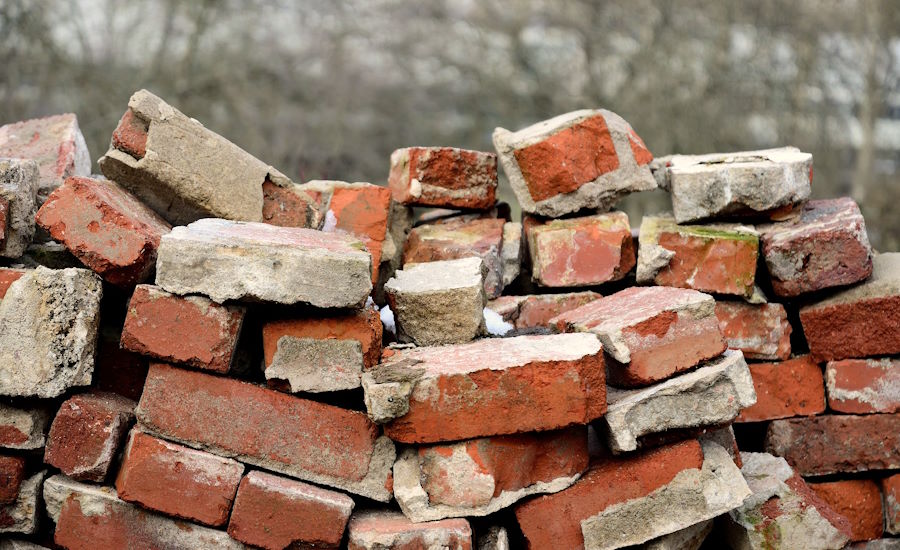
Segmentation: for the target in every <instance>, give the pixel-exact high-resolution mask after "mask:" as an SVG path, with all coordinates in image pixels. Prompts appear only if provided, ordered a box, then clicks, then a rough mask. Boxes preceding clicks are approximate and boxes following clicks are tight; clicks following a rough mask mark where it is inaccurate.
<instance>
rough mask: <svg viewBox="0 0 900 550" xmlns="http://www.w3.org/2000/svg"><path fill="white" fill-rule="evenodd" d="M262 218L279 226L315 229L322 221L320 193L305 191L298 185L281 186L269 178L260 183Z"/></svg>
mask: <svg viewBox="0 0 900 550" xmlns="http://www.w3.org/2000/svg"><path fill="white" fill-rule="evenodd" d="M262 191H263V208H262V220H263V221H264V222H266V223H269V224H272V225H278V226H281V227H308V228H312V229H316V228H318V227H319V225H320V224H321V222H322V215H321V213H320V209H321V206H322V204H321V203H322V194H321V193H316V192H310V191H305V190H303V189H301V188H300V186H297V185H294V186H291V187H287V186H281V185H278V184H276V183H273V182H272V181H271V180H270V179H268V178H266V180H265V181H264V182H263V184H262Z"/></svg>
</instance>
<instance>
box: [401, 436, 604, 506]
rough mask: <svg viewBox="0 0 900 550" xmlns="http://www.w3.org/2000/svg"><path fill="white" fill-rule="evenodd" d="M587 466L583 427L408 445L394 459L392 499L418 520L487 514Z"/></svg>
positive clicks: (562, 484) (567, 481) (554, 486)
mask: <svg viewBox="0 0 900 550" xmlns="http://www.w3.org/2000/svg"><path fill="white" fill-rule="evenodd" d="M587 467H588V446H587V430H586V428H584V427H582V426H576V427H573V428H567V429H564V430H557V431H552V432H542V433H534V434H522V435H502V436H495V437H486V438H480V439H470V440H468V441H463V442H459V443H447V444H440V445H429V446H422V447H418V448H408V449H406V450H405V451H403V453H401V454H400V457H399V459H398V460H397V462H396V463H394V498H396V499H397V502H398V503H399V504H400V508H401V509H402V510H403V513H404V514H405V515H406V517H408V518H410V519H411V520H413V521H417V522H419V521H431V520H438V519H443V518H448V517H464V516H485V515H488V514H492V513H494V512H496V511H497V510H500V509H502V508H506V507H507V506H510V505H511V504H513V503H514V502H516V501H518V500H520V499H522V498H524V497H527V496H529V495H534V494H540V493H554V492H557V491H561V490H562V489H565V488H566V487H568V486H570V485H571V484H572V483H574V482H575V480H577V479H578V477H579V476H580V475H581V473H582V472H583V471H584V470H585V469H587Z"/></svg>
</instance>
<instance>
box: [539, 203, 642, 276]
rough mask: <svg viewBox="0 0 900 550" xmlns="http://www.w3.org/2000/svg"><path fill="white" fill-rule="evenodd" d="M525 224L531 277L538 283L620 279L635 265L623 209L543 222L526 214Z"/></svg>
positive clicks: (632, 246)
mask: <svg viewBox="0 0 900 550" xmlns="http://www.w3.org/2000/svg"><path fill="white" fill-rule="evenodd" d="M524 226H525V238H526V240H527V241H528V252H529V254H530V257H531V277H532V279H533V280H534V281H535V282H536V283H537V284H539V285H541V286H546V287H571V286H590V285H598V284H601V283H605V282H608V281H617V280H619V279H622V278H623V277H625V275H626V274H628V272H629V271H631V269H632V268H633V267H634V264H635V256H634V243H633V242H632V239H631V227H630V226H629V224H628V215H627V214H625V213H624V212H610V213H608V214H597V215H593V216H584V217H580V218H566V219H562V220H549V221H545V222H542V221H540V220H538V219H536V218H530V217H529V218H526V221H525V223H524Z"/></svg>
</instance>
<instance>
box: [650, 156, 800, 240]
mask: <svg viewBox="0 0 900 550" xmlns="http://www.w3.org/2000/svg"><path fill="white" fill-rule="evenodd" d="M660 170H661V172H662V173H661V174H660V178H659V179H661V180H662V181H661V186H663V187H667V188H668V189H669V193H670V194H671V195H672V209H673V210H674V212H675V220H676V221H677V222H678V223H686V222H692V221H697V220H702V219H709V218H735V217H754V218H756V217H758V218H763V219H773V220H776V219H780V218H781V217H782V216H783V215H784V214H785V212H790V210H791V209H792V208H793V207H794V206H796V205H797V204H800V203H802V202H803V201H805V200H806V199H807V198H809V194H810V191H811V186H810V184H811V182H812V155H811V154H809V153H804V152H802V151H800V150H798V149H796V148H794V147H782V148H780V149H767V150H763V151H742V152H737V153H713V154H709V155H673V156H671V157H667V158H666V159H665V163H664V166H662V167H661V168H660Z"/></svg>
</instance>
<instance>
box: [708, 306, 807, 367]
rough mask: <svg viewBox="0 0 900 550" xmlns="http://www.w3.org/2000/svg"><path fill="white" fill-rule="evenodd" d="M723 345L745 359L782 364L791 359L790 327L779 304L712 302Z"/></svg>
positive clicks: (785, 313) (782, 307) (785, 314)
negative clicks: (781, 362) (740, 353)
mask: <svg viewBox="0 0 900 550" xmlns="http://www.w3.org/2000/svg"><path fill="white" fill-rule="evenodd" d="M716 317H717V318H718V319H719V329H720V330H721V331H722V334H723V335H724V336H725V342H727V344H728V347H729V348H732V349H739V350H741V351H742V352H743V353H744V357H746V358H747V359H762V360H764V361H777V360H781V361H784V360H785V359H787V358H789V357H790V356H791V332H792V330H793V329H792V328H791V324H790V322H788V318H787V312H786V311H785V309H784V306H783V305H781V304H774V303H769V304H748V303H746V302H736V301H735V302H731V301H716Z"/></svg>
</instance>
